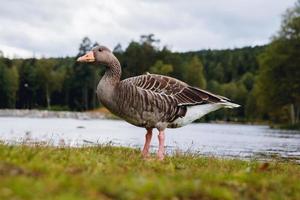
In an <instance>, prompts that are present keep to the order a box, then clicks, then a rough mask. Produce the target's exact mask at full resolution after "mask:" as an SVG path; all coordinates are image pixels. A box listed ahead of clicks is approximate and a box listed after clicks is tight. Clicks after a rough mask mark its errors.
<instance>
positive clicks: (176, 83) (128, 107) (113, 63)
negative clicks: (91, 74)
mask: <svg viewBox="0 0 300 200" xmlns="http://www.w3.org/2000/svg"><path fill="white" fill-rule="evenodd" d="M78 61H81V62H99V63H102V64H105V65H107V69H106V73H105V75H104V76H103V77H102V79H101V80H100V82H99V84H98V87H97V96H98V99H99V100H100V102H101V103H102V104H103V105H104V106H105V107H107V108H108V109H109V110H110V111H111V112H112V113H114V114H115V115H117V116H119V117H121V118H123V119H125V120H126V121H127V122H129V123H131V124H133V125H136V126H139V127H145V128H146V129H147V135H146V143H145V146H144V150H143V154H144V155H147V154H148V150H149V147H150V140H151V136H152V129H153V128H157V129H158V130H159V132H160V134H159V141H160V146H159V152H158V156H159V157H160V158H163V152H164V149H163V148H164V147H163V143H164V130H165V129H166V128H177V127H182V126H185V125H187V124H189V123H191V122H193V121H195V120H197V119H199V118H201V117H202V116H204V115H206V114H207V113H210V112H212V111H215V110H218V109H220V108H224V107H226V108H234V107H239V105H237V104H234V103H231V102H230V100H229V99H228V98H226V97H222V96H219V95H216V94H212V93H210V92H207V91H205V90H202V89H199V88H196V87H192V86H189V85H188V84H186V83H184V82H182V81H180V80H177V79H174V78H171V77H168V76H162V75H156V74H149V73H148V74H145V75H140V76H136V77H132V78H128V79H125V80H122V81H120V77H121V66H120V63H119V61H118V60H117V58H116V57H115V56H114V55H113V54H112V53H111V52H110V50H108V49H107V48H106V47H96V48H94V49H93V50H92V51H91V52H89V53H88V54H86V55H85V56H82V57H80V58H79V59H78ZM149 135H151V136H149Z"/></svg>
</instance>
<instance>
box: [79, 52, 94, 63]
mask: <svg viewBox="0 0 300 200" xmlns="http://www.w3.org/2000/svg"><path fill="white" fill-rule="evenodd" d="M94 61H95V57H94V53H93V52H92V51H89V52H87V53H86V54H85V55H83V56H81V57H79V58H78V59H77V62H94Z"/></svg>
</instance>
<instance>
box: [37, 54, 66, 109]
mask: <svg viewBox="0 0 300 200" xmlns="http://www.w3.org/2000/svg"><path fill="white" fill-rule="evenodd" d="M55 66H56V62H55V60H53V59H40V60H38V61H37V62H36V70H37V81H38V84H39V86H40V88H41V90H42V91H43V93H44V94H45V100H46V105H47V108H48V109H51V94H52V93H53V92H54V91H57V90H61V88H62V85H63V80H64V76H65V71H63V70H62V69H59V70H55V68H54V67H55Z"/></svg>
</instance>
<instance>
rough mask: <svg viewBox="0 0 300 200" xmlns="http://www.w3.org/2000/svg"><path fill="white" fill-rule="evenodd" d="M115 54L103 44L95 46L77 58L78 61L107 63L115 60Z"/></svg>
mask: <svg viewBox="0 0 300 200" xmlns="http://www.w3.org/2000/svg"><path fill="white" fill-rule="evenodd" d="M115 59H116V58H115V56H114V55H113V54H112V52H111V51H110V50H109V49H108V48H107V47H105V46H96V47H94V48H93V49H92V50H91V51H89V52H87V53H86V54H85V55H83V56H81V57H79V58H78V59H77V61H78V62H89V63H100V64H104V65H109V64H110V63H112V62H113V61H114V60H115Z"/></svg>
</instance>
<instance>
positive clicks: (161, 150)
mask: <svg viewBox="0 0 300 200" xmlns="http://www.w3.org/2000/svg"><path fill="white" fill-rule="evenodd" d="M158 141H159V146H158V152H157V157H158V159H159V160H163V159H164V157H165V146H164V145H165V132H164V131H159V134H158Z"/></svg>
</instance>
